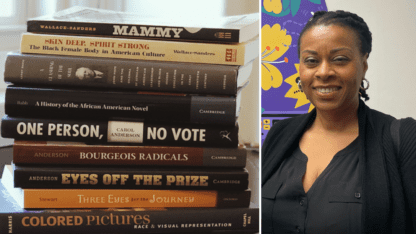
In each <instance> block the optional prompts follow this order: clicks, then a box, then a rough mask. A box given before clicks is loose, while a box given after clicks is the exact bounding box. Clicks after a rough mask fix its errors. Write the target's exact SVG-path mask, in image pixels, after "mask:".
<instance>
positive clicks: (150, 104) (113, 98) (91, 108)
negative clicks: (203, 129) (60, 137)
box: [5, 86, 237, 125]
mask: <svg viewBox="0 0 416 234" xmlns="http://www.w3.org/2000/svg"><path fill="white" fill-rule="evenodd" d="M236 104H237V103H236V98H235V97H210V96H191V95H186V96H185V95H163V94H158V95H153V94H137V93H135V92H106V91H89V90H77V89H46V88H23V87H14V86H8V87H7V89H6V96H5V113H6V114H7V115H9V116H19V117H37V118H64V117H65V118H69V117H70V118H78V119H84V118H90V119H91V118H93V119H109V118H115V117H120V118H133V119H138V118H139V119H144V120H154V121H166V122H187V123H204V124H228V125H235V121H236V115H237V113H236V108H237V107H236Z"/></svg>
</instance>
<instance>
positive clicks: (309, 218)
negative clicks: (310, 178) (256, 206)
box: [262, 138, 362, 234]
mask: <svg viewBox="0 0 416 234" xmlns="http://www.w3.org/2000/svg"><path fill="white" fill-rule="evenodd" d="M359 152H360V151H359V141H358V138H357V139H355V140H354V141H353V142H352V143H351V144H350V145H348V146H347V147H346V148H344V149H343V150H341V151H339V152H338V153H337V154H336V155H335V156H334V158H333V159H332V160H331V162H330V163H329V164H328V166H327V167H326V168H325V170H324V171H323V172H322V173H321V174H320V175H319V177H318V178H317V179H316V180H315V182H314V184H313V185H312V187H311V188H310V189H309V190H308V193H305V190H304V188H303V184H302V177H303V175H304V174H305V172H306V163H307V161H308V157H307V156H306V155H305V154H304V153H303V152H302V151H301V150H300V148H299V147H298V148H297V149H296V150H295V151H294V152H293V154H292V156H291V157H288V158H286V159H285V160H284V161H283V163H282V164H281V166H280V168H279V169H278V170H277V171H276V172H275V173H274V174H273V176H271V177H270V179H269V180H268V181H267V182H266V183H265V184H264V186H263V190H265V189H268V188H270V189H272V190H275V191H277V193H276V195H275V196H274V197H268V198H267V197H263V199H262V219H263V222H268V223H270V222H272V223H273V232H274V233H279V234H280V233H310V234H313V233H360V231H361V209H362V207H361V197H362V189H361V176H360V175H359V166H358V165H359ZM276 186H277V187H278V188H277V190H276ZM267 219H272V220H267ZM266 220H267V221H266Z"/></svg>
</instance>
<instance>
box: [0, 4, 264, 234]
mask: <svg viewBox="0 0 416 234" xmlns="http://www.w3.org/2000/svg"><path fill="white" fill-rule="evenodd" d="M138 22H139V23H140V25H138V24H137V23H138ZM222 23H223V24H219V25H217V26H204V27H201V28H197V26H198V25H179V24H176V25H175V24H174V23H172V22H171V24H167V23H166V22H147V21H146V19H143V18H140V17H139V18H137V16H134V15H129V14H126V13H122V14H121V13H120V12H113V11H103V10H97V9H91V8H79V7H75V8H71V9H68V10H65V11H62V12H58V13H56V14H55V15H53V16H45V17H39V18H36V19H33V20H30V21H28V33H25V34H23V35H22V43H21V52H20V53H17V52H14V53H10V54H9V55H8V57H7V60H6V69H5V76H4V78H5V81H6V82H10V83H12V85H9V86H8V87H7V89H6V100H5V113H6V116H5V117H4V118H3V119H2V124H1V135H2V137H4V138H14V139H15V143H14V146H13V162H14V164H13V165H8V166H6V167H5V169H4V172H3V176H2V180H1V182H2V184H3V185H4V187H5V188H6V189H7V190H8V191H9V193H10V194H11V195H12V196H13V198H14V199H15V200H16V202H17V204H18V205H19V206H20V207H21V208H24V209H37V210H39V209H41V210H44V211H43V212H40V213H39V212H32V213H22V214H15V215H14V216H10V217H12V218H11V219H13V217H15V219H17V220H15V221H13V220H10V218H8V216H0V217H1V218H5V219H9V220H8V222H9V223H12V224H13V225H12V226H13V228H14V230H27V231H30V232H33V231H38V232H41V231H44V232H46V231H48V230H50V231H52V230H59V231H60V232H61V229H59V228H58V226H71V227H70V228H68V227H67V229H65V231H68V233H72V232H74V231H77V232H79V233H81V232H86V231H88V232H97V231H99V232H106V233H115V232H117V233H119V232H123V233H133V232H137V229H142V230H141V231H143V232H166V231H169V232H179V233H184V232H196V231H203V232H210V231H230V232H233V233H236V232H237V231H253V232H257V231H258V215H259V214H258V209H257V208H248V207H249V204H250V196H251V194H250V190H248V172H247V170H246V169H244V167H245V163H246V152H245V149H244V148H242V147H238V124H237V121H236V120H237V117H238V112H239V108H240V103H239V100H240V99H241V89H242V88H243V87H244V86H245V85H247V83H248V77H249V75H250V71H251V67H252V64H251V63H252V60H254V59H255V58H256V57H257V56H258V52H257V51H258V36H257V34H258V14H251V15H244V16H233V17H226V18H224V19H223V20H222ZM184 26H185V27H184ZM205 27H208V28H205ZM121 208H123V209H127V211H123V210H120V209H121ZM143 208H145V209H155V208H157V209H160V210H152V211H149V210H142V209H143ZM170 208H176V209H173V210H172V209H170ZM178 208H187V209H178ZM195 208H200V209H195ZM201 208H203V209H201ZM45 209H62V210H58V211H56V210H55V211H54V213H44V212H46V211H45ZM63 209H90V210H88V211H87V212H85V210H83V211H79V210H77V211H68V210H63ZM91 209H92V210H91ZM97 209H106V210H105V211H106V212H103V210H97ZM108 209H111V210H108ZM56 212H57V213H56ZM68 212H70V213H68ZM71 212H72V213H71ZM149 212H150V213H149ZM151 217H154V218H151ZM154 220H157V221H154ZM9 226H10V225H9ZM110 226H111V227H110ZM121 227H122V228H123V229H125V230H121V229H120V228H121ZM0 228H1V227H0ZM0 230H1V229H0ZM65 231H64V232H62V233H66V232H65ZM13 233H18V232H13ZM33 233H35V232H33Z"/></svg>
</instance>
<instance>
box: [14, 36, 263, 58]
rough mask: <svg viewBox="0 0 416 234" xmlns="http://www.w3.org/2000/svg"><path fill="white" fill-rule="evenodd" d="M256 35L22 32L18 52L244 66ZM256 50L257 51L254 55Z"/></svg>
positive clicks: (254, 46) (255, 46) (255, 44)
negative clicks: (234, 40)
mask: <svg viewBox="0 0 416 234" xmlns="http://www.w3.org/2000/svg"><path fill="white" fill-rule="evenodd" d="M257 51H258V37H257V38H255V39H253V40H250V41H248V42H245V43H239V44H215V43H195V42H179V41H160V40H137V39H120V38H111V37H79V36H63V35H52V34H51V35H48V34H32V33H25V34H23V35H22V41H21V52H22V53H30V54H53V55H69V56H86V57H103V58H120V59H138V60H156V61H175V62H192V63H210V64H225V65H244V64H246V63H248V62H250V61H251V60H253V59H255V58H256V57H257V56H258V52H257ZM256 53H257V54H256Z"/></svg>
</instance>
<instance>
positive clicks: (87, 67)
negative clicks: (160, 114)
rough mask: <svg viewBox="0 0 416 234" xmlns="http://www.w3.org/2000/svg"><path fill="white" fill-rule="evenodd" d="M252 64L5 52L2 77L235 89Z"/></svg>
mask: <svg viewBox="0 0 416 234" xmlns="http://www.w3.org/2000/svg"><path fill="white" fill-rule="evenodd" d="M252 66H253V64H252V63H248V64H247V65H245V66H227V65H214V64H199V63H194V64H192V65H190V64H189V63H178V62H161V61H146V60H128V59H109V58H89V57H76V56H57V55H38V54H21V53H9V54H8V55H7V59H6V66H5V72H4V81H5V82H10V83H13V84H21V85H31V86H33V85H39V86H50V87H82V88H86V87H91V88H107V89H108V88H110V89H126V90H136V91H159V92H181V93H194V94H216V95H234V96H235V95H236V94H237V90H238V89H239V88H241V87H243V86H244V84H246V83H247V82H248V78H249V76H250V73H251V69H252Z"/></svg>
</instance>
